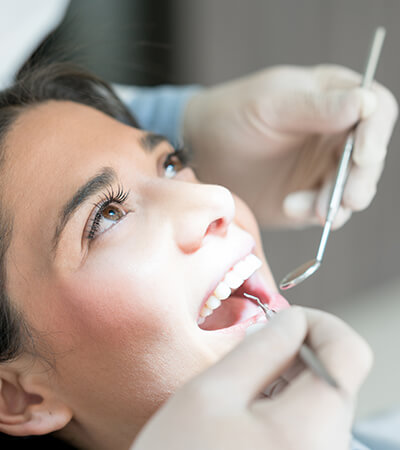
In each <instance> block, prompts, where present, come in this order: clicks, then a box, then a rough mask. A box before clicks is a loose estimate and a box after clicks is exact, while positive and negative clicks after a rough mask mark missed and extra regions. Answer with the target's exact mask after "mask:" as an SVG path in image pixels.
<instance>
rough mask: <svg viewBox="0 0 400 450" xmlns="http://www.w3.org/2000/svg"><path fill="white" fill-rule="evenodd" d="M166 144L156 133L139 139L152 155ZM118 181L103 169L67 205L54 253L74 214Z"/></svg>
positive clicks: (59, 225) (55, 238) (57, 229)
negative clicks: (89, 200) (90, 199)
mask: <svg viewBox="0 0 400 450" xmlns="http://www.w3.org/2000/svg"><path fill="white" fill-rule="evenodd" d="M164 143H169V141H168V139H167V138H166V137H165V136H163V135H161V134H156V133H146V134H145V135H144V136H142V137H141V138H140V139H139V144H140V146H141V147H142V148H143V150H145V151H146V152H148V153H151V152H152V151H153V150H155V148H156V147H158V146H159V145H160V144H164ZM117 179H118V177H117V174H116V172H115V170H114V169H112V168H111V167H103V168H102V169H101V170H100V172H99V173H98V174H97V175H95V176H93V177H92V178H90V179H89V180H88V181H87V182H86V183H85V184H84V185H82V186H81V187H80V188H79V189H78V190H77V191H76V192H75V194H74V195H73V196H72V198H71V199H70V200H68V201H67V203H65V205H64V206H63V207H62V208H61V212H60V214H59V216H58V224H57V226H56V230H55V233H54V236H53V240H52V248H53V252H54V253H55V251H56V249H57V246H58V243H59V241H60V238H61V234H62V232H63V231H64V229H65V226H66V225H67V223H68V221H69V219H70V218H71V217H72V215H73V214H74V212H75V211H76V210H77V209H78V208H79V207H80V206H81V205H82V204H83V203H84V202H86V201H87V200H88V199H89V198H90V197H93V196H94V195H96V194H98V193H99V192H101V191H103V190H104V189H105V188H107V187H109V186H110V184H113V183H115V182H116V180H117Z"/></svg>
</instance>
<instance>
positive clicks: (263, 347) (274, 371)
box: [192, 308, 307, 409]
mask: <svg viewBox="0 0 400 450" xmlns="http://www.w3.org/2000/svg"><path fill="white" fill-rule="evenodd" d="M306 332H307V329H306V318H305V315H304V312H303V311H302V310H301V309H300V308H288V309H286V310H283V311H280V312H279V313H278V314H276V316H275V317H273V319H271V320H270V321H269V322H268V323H267V324H266V325H265V327H264V328H263V329H261V330H259V331H257V333H255V334H252V335H250V336H247V337H246V338H245V339H244V340H243V341H242V342H241V343H240V344H239V345H238V346H237V347H236V348H235V349H234V350H233V351H232V352H230V353H228V354H227V355H226V356H225V357H224V358H223V359H222V360H221V361H219V362H218V363H217V364H215V365H214V366H212V367H210V368H209V369H208V370H207V371H206V372H204V374H202V375H200V376H199V377H198V378H197V380H196V381H197V382H198V386H200V390H201V389H202V388H201V386H206V389H207V396H208V398H220V396H221V386H223V387H224V389H223V396H224V404H223V405H221V407H223V408H224V409H226V408H232V407H240V408H243V407H247V405H248V404H249V402H250V401H252V400H253V399H254V398H256V397H257V396H258V394H259V393H260V392H262V391H263V389H265V388H266V387H267V386H268V385H269V384H270V383H271V382H273V381H274V380H275V379H276V378H277V377H278V376H279V375H281V374H282V372H284V371H285V370H286V369H287V368H288V367H289V366H290V365H291V363H292V362H293V361H294V359H295V356H296V354H297V353H298V351H299V348H300V346H301V344H302V342H303V340H304V337H305V335H306ZM196 381H195V382H194V383H195V384H196ZM192 384H193V383H192ZM194 387H196V386H194Z"/></svg>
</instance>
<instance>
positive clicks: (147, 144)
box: [139, 133, 169, 153]
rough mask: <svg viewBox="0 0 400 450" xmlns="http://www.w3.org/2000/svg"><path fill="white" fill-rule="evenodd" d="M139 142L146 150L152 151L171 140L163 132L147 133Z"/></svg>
mask: <svg viewBox="0 0 400 450" xmlns="http://www.w3.org/2000/svg"><path fill="white" fill-rule="evenodd" d="M139 143H140V145H141V146H142V148H143V149H144V150H145V151H147V152H148V153H151V152H152V151H153V150H154V149H155V148H156V147H157V146H158V145H160V144H169V141H168V139H167V138H166V137H165V136H163V135H161V134H156V133H146V134H145V135H144V136H142V137H141V138H140V139H139Z"/></svg>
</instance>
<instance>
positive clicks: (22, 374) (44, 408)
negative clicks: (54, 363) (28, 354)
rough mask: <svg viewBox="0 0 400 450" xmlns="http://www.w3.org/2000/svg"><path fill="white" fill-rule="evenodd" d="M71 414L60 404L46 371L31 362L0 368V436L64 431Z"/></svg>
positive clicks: (8, 364)
mask: <svg viewBox="0 0 400 450" xmlns="http://www.w3.org/2000/svg"><path fill="white" fill-rule="evenodd" d="M71 419H72V412H71V410H70V408H68V407H67V405H65V404H64V403H63V402H62V401H60V400H59V397H58V396H57V393H56V391H55V390H54V388H52V384H51V383H50V374H49V370H48V369H47V370H45V369H43V367H42V369H41V370H37V365H36V364H35V363H32V362H30V363H29V364H28V365H27V364H21V361H20V360H18V361H12V362H7V363H2V364H0V432H2V433H5V434H9V435H11V436H30V435H40V434H47V433H51V432H53V431H56V430H60V429H61V428H63V427H64V426H65V425H66V424H67V423H68V422H69V421H70V420H71Z"/></svg>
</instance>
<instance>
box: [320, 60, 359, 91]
mask: <svg viewBox="0 0 400 450" xmlns="http://www.w3.org/2000/svg"><path fill="white" fill-rule="evenodd" d="M314 77H315V82H316V84H317V85H318V87H319V88H320V89H321V90H326V91H329V90H332V89H333V90H334V89H353V88H356V87H360V86H361V82H362V76H361V74H359V73H358V72H356V71H354V70H352V69H349V68H348V67H344V66H339V65H337V64H320V65H318V66H315V67H314Z"/></svg>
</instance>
